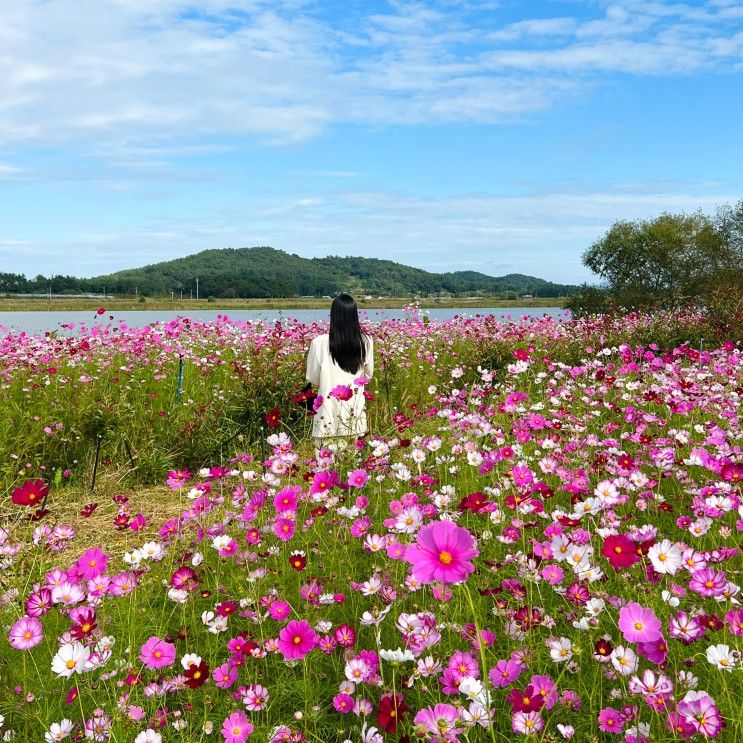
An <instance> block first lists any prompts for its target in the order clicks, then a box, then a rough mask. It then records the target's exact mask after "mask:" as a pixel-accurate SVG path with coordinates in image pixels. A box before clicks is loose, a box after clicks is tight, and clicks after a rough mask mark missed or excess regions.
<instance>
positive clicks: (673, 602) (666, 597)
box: [660, 591, 681, 609]
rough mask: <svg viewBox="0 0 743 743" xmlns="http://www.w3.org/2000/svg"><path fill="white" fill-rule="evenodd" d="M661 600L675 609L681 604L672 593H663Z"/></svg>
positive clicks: (661, 593)
mask: <svg viewBox="0 0 743 743" xmlns="http://www.w3.org/2000/svg"><path fill="white" fill-rule="evenodd" d="M660 595H661V598H662V599H663V601H665V602H666V603H667V604H668V605H669V606H672V607H673V608H674V609H675V608H676V607H677V606H678V605H679V604H680V603H681V602H680V601H679V600H678V599H677V598H676V596H674V595H673V594H672V593H671V592H670V591H661V592H660Z"/></svg>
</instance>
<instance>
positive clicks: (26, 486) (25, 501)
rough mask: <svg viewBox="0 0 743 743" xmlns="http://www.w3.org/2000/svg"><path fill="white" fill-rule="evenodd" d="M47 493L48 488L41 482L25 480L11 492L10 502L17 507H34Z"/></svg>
mask: <svg viewBox="0 0 743 743" xmlns="http://www.w3.org/2000/svg"><path fill="white" fill-rule="evenodd" d="M48 493H49V486H48V485H47V484H46V483H45V482H44V481H43V480H26V482H24V483H23V485H21V487H19V488H15V489H14V490H13V495H12V496H11V500H12V501H13V503H15V504H16V505H17V506H36V505H38V504H39V503H41V501H42V500H44V497H45V496H46V495H47V494H48Z"/></svg>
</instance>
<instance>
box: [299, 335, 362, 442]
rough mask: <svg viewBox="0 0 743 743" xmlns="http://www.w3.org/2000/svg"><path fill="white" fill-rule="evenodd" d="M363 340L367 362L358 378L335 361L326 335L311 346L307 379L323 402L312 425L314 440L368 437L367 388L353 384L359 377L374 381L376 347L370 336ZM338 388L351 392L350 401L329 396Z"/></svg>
mask: <svg viewBox="0 0 743 743" xmlns="http://www.w3.org/2000/svg"><path fill="white" fill-rule="evenodd" d="M364 339H365V343H366V358H365V361H364V363H363V364H362V365H361V367H360V368H359V370H358V371H357V372H356V374H349V373H348V372H347V371H344V370H343V369H341V368H340V366H338V364H336V363H335V361H333V357H332V356H331V355H330V343H329V336H328V334H327V333H325V334H324V335H319V336H317V338H314V339H313V341H312V343H311V344H310V350H309V352H308V353H307V374H306V377H307V381H308V382H311V383H312V385H313V387H315V388H316V389H317V394H318V395H322V398H323V402H322V405H321V406H320V407H319V408H318V410H317V413H316V414H315V418H314V420H313V423H312V435H313V436H314V437H315V438H328V437H333V436H361V435H362V434H364V433H366V410H365V408H366V405H365V402H366V399H365V398H364V387H363V386H361V385H358V384H354V380H356V379H358V378H359V377H361V376H364V377H369V378H371V376H372V374H374V343H373V341H372V339H371V338H370V337H369V336H364ZM339 385H343V386H345V387H348V388H349V389H350V390H351V393H352V394H351V399H350V400H341V399H338V398H336V397H331V396H330V392H331V391H332V390H333V389H335V388H336V387H338V386H339Z"/></svg>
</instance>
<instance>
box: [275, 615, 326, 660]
mask: <svg viewBox="0 0 743 743" xmlns="http://www.w3.org/2000/svg"><path fill="white" fill-rule="evenodd" d="M317 639H318V638H317V635H316V634H315V631H314V630H313V629H312V627H310V624H309V622H307V621H306V620H304V619H302V620H301V621H298V622H297V621H292V622H289V624H287V625H286V627H284V629H282V630H281V632H279V650H280V651H281V652H282V654H283V656H284V660H299V659H302V658H304V656H305V655H307V653H309V652H310V650H312V649H313V648H314V647H315V645H317Z"/></svg>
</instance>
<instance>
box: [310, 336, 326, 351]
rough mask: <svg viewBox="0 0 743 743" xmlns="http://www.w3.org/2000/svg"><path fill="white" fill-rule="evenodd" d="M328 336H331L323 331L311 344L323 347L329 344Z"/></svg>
mask: <svg viewBox="0 0 743 743" xmlns="http://www.w3.org/2000/svg"><path fill="white" fill-rule="evenodd" d="M328 338H329V336H328V334H327V333H323V334H322V335H316V336H315V337H314V338H313V339H312V342H311V343H310V345H311V346H315V347H320V348H322V347H323V346H327V345H328Z"/></svg>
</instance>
